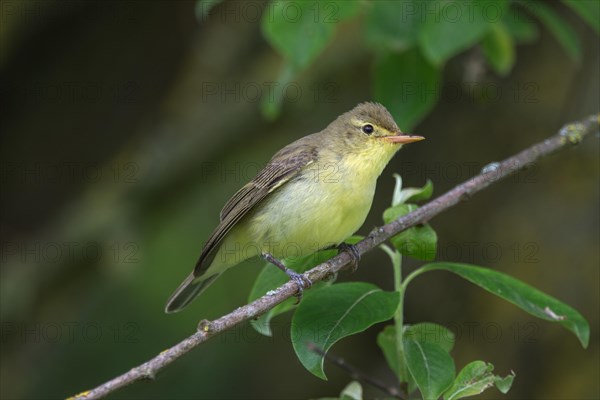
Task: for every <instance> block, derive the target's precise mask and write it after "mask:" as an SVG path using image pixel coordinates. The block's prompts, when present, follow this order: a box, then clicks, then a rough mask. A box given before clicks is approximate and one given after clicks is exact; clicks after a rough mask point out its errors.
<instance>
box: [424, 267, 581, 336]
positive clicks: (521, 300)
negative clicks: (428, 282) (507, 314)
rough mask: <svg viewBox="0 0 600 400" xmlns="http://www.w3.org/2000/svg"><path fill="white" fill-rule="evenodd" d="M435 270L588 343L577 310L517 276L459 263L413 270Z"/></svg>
mask: <svg viewBox="0 0 600 400" xmlns="http://www.w3.org/2000/svg"><path fill="white" fill-rule="evenodd" d="M435 270H444V271H450V272H452V273H454V274H456V275H458V276H460V277H462V278H464V279H466V280H468V281H470V282H471V283H474V284H475V285H477V286H479V287H481V288H483V289H485V290H487V291H488V292H490V293H493V294H495V295H496V296H498V297H501V298H503V299H504V300H506V301H508V302H510V303H513V304H514V305H516V306H517V307H519V308H521V309H522V310H524V311H526V312H528V313H529V314H531V315H533V316H535V317H538V318H540V319H543V320H546V321H551V322H557V323H559V324H560V325H562V326H564V327H565V328H566V329H568V330H569V331H571V332H573V333H574V334H575V336H577V338H578V339H579V341H580V342H581V345H582V346H583V347H584V348H586V347H587V346H588V342H589V339H590V327H589V324H588V322H587V321H586V320H585V318H583V316H582V315H581V314H580V313H579V312H577V310H575V309H573V308H572V307H570V306H568V305H566V304H564V303H562V302H561V301H559V300H557V299H555V298H554V297H551V296H549V295H547V294H545V293H543V292H541V291H540V290H538V289H536V288H534V287H532V286H529V285H528V284H526V283H524V282H522V281H520V280H518V279H515V278H513V277H511V276H509V275H506V274H503V273H501V272H497V271H494V270H491V269H487V268H482V267H476V266H474V265H469V264H460V263H435V264H427V265H425V266H423V267H422V268H421V269H419V270H417V271H419V273H422V272H426V271H435Z"/></svg>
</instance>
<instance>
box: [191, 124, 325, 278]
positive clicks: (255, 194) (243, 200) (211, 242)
mask: <svg viewBox="0 0 600 400" xmlns="http://www.w3.org/2000/svg"><path fill="white" fill-rule="evenodd" d="M311 136H314V135H311ZM309 137H310V136H307V137H304V138H302V139H299V140H297V141H295V142H294V143H292V144H290V145H288V146H286V147H284V148H283V149H281V150H280V151H279V152H278V153H277V154H275V155H274V156H273V158H272V159H271V161H269V163H268V164H267V165H266V166H265V168H263V169H262V170H261V171H260V172H259V173H258V175H257V176H256V177H255V178H254V179H253V180H252V181H250V182H249V183H248V184H246V185H245V186H244V187H242V188H241V189H240V190H239V191H238V192H237V193H236V194H234V195H233V196H232V197H231V199H230V200H229V201H228V202H227V204H225V206H224V207H223V210H221V215H220V216H221V222H220V223H219V225H218V226H217V228H216V229H215V230H214V231H213V233H212V234H211V235H210V237H209V238H208V240H207V242H206V244H205V246H204V248H203V249H202V254H200V258H199V259H198V262H197V263H196V267H195V268H194V276H196V277H198V276H200V275H202V274H203V273H204V271H205V270H206V269H207V268H208V267H209V266H210V265H211V264H212V261H213V259H214V257H215V255H216V253H217V250H218V249H219V246H220V244H221V242H222V240H223V239H224V238H225V236H226V235H227V233H228V232H229V231H230V230H231V228H233V226H235V224H236V223H237V222H239V221H240V219H242V218H243V217H244V216H245V215H246V214H248V212H249V211H250V210H252V209H253V208H255V207H256V206H257V205H258V204H259V203H260V202H261V201H262V200H263V199H264V198H265V197H266V196H267V195H268V194H269V193H271V192H272V191H274V190H276V189H277V188H278V187H280V186H281V185H282V184H284V183H285V182H287V181H289V180H290V179H291V178H293V177H294V176H296V175H297V174H298V172H300V170H302V168H304V167H305V166H307V165H309V164H310V163H312V162H314V161H315V160H316V158H317V147H316V145H315V144H314V143H310V142H311V141H310V140H308V138H309Z"/></svg>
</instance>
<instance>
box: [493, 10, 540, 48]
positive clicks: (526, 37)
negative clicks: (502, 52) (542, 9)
mask: <svg viewBox="0 0 600 400" xmlns="http://www.w3.org/2000/svg"><path fill="white" fill-rule="evenodd" d="M520 10H521V9H520V8H519V7H511V8H510V9H509V11H508V12H507V13H506V14H505V15H504V18H503V19H502V22H503V23H504V26H506V29H507V30H508V31H509V32H510V34H511V36H512V37H513V38H514V39H515V41H516V42H517V43H533V42H535V41H536V40H537V38H538V37H539V36H540V30H539V29H538V27H537V25H536V24H535V23H534V22H533V20H532V19H531V18H530V17H529V16H528V15H526V14H525V13H524V12H520Z"/></svg>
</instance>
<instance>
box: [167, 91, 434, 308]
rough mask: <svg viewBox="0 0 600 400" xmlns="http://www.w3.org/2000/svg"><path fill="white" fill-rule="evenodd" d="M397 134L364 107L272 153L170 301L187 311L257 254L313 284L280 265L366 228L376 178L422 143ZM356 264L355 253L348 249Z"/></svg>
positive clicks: (377, 112)
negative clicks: (404, 148) (406, 148)
mask: <svg viewBox="0 0 600 400" xmlns="http://www.w3.org/2000/svg"><path fill="white" fill-rule="evenodd" d="M423 139H424V138H423V137H422V136H412V135H405V134H402V131H400V129H399V128H398V126H397V125H396V123H395V122H394V119H393V118H392V116H391V115H390V113H389V112H388V110H387V109H386V108H385V107H384V106H382V105H381V104H377V103H361V104H359V105H357V106H356V107H354V108H353V109H352V110H350V111H349V112H347V113H345V114H342V115H340V116H339V117H338V118H337V119H336V120H335V121H333V122H332V123H331V124H329V126H328V127H327V128H325V129H324V130H322V131H321V132H318V133H314V134H312V135H308V136H305V137H303V138H301V139H298V140H296V141H295V142H293V143H291V144H289V145H287V146H286V147H284V148H283V149H281V150H280V151H279V152H277V153H276V154H275V155H274V156H273V158H272V159H271V160H270V161H269V163H268V164H267V165H266V166H265V168H264V169H263V170H262V171H260V172H259V173H258V175H257V176H256V177H255V178H254V179H253V180H252V181H251V182H249V183H248V184H247V185H245V186H244V187H242V188H241V189H240V190H239V191H238V192H237V193H236V194H235V195H233V197H232V198H231V199H230V200H229V201H228V202H227V204H225V207H223V210H222V211H221V218H220V223H219V225H218V226H217V228H216V229H215V230H214V232H213V233H212V234H211V235H210V237H209V238H208V240H207V242H206V244H205V245H204V248H203V249H202V253H201V254H200V258H199V260H198V262H197V263H196V267H195V268H194V270H193V271H192V273H191V274H190V275H189V276H188V277H187V278H186V279H185V280H184V281H183V283H182V284H181V285H180V286H179V287H178V288H177V290H176V291H175V292H174V293H173V294H172V295H171V297H170V298H169V300H168V302H167V307H166V309H165V311H166V312H167V313H172V312H176V311H179V310H181V309H182V308H184V307H185V306H187V305H188V304H189V303H190V302H191V301H192V300H193V299H194V298H195V297H196V296H198V295H199V294H200V293H201V292H202V291H203V290H204V289H206V287H208V285H210V284H211V283H212V282H213V281H214V280H215V279H217V278H218V277H219V275H221V274H222V273H223V272H225V271H226V270H227V269H229V268H231V267H233V266H235V265H237V264H239V263H241V262H242V261H244V260H247V259H249V258H251V257H255V256H260V257H262V258H263V259H265V260H267V261H269V262H270V263H272V264H274V265H276V266H277V267H279V268H280V269H282V270H283V271H284V272H285V273H286V274H288V276H289V277H290V279H292V280H294V281H295V282H296V283H297V284H298V293H299V294H301V293H302V289H303V288H304V287H306V286H308V285H310V284H311V283H310V282H305V281H304V280H303V279H302V275H301V274H297V273H296V272H294V271H292V270H290V269H288V268H286V267H285V265H283V263H281V262H280V261H279V260H280V259H283V258H286V257H289V256H304V255H308V254H312V253H314V252H315V251H317V250H321V249H324V248H328V247H331V246H338V247H339V248H340V249H345V248H347V246H340V245H341V244H342V245H343V243H342V242H343V241H344V240H345V239H347V238H348V237H349V236H351V235H352V234H353V233H354V232H356V231H357V230H358V229H359V228H360V227H361V225H362V224H363V223H364V221H365V219H366V217H367V214H368V213H369V210H370V209H371V203H372V202H373V196H374V194H375V184H376V182H377V178H378V177H379V175H381V172H382V171H383V169H384V168H385V166H386V165H387V163H388V162H389V161H390V159H391V158H392V157H393V156H394V154H395V153H396V152H397V151H398V150H400V148H401V147H402V145H403V144H406V143H411V142H416V141H419V140H423ZM349 250H351V251H353V252H354V258H355V261H356V262H357V261H358V260H357V258H358V253H356V251H355V249H353V248H352V247H350V248H349Z"/></svg>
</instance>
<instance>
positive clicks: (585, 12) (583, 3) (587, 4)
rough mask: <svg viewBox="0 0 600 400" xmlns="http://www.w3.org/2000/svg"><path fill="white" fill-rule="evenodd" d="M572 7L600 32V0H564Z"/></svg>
mask: <svg viewBox="0 0 600 400" xmlns="http://www.w3.org/2000/svg"><path fill="white" fill-rule="evenodd" d="M562 1H563V3H565V4H566V5H567V6H569V7H571V9H573V11H575V12H576V13H577V14H579V16H580V17H581V19H583V20H584V21H585V22H587V23H588V25H589V26H591V27H592V28H594V30H595V31H596V33H600V2H599V1H598V0H562Z"/></svg>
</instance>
